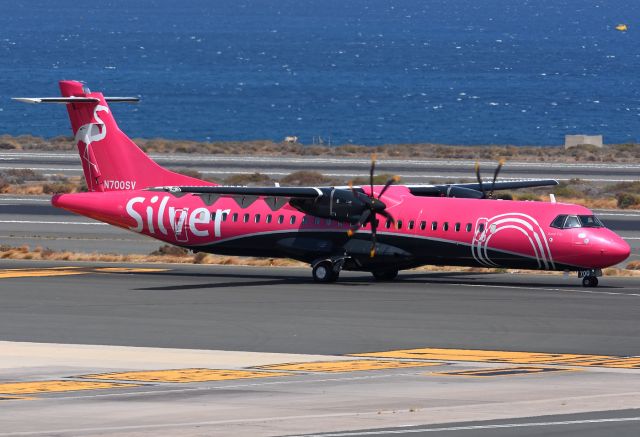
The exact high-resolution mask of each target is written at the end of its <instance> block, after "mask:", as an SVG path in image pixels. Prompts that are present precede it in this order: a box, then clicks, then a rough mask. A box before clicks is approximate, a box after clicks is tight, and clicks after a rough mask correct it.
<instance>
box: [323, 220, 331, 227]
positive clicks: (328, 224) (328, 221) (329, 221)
mask: <svg viewBox="0 0 640 437" xmlns="http://www.w3.org/2000/svg"><path fill="white" fill-rule="evenodd" d="M324 223H325V224H326V225H327V226H331V223H332V220H331V219H326V220H325V221H324Z"/></svg>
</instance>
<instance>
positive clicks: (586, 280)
mask: <svg viewBox="0 0 640 437" xmlns="http://www.w3.org/2000/svg"><path fill="white" fill-rule="evenodd" d="M598 276H602V270H600V269H592V270H580V271H578V277H579V278H582V286H583V287H597V286H598Z"/></svg>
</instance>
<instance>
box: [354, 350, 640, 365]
mask: <svg viewBox="0 0 640 437" xmlns="http://www.w3.org/2000/svg"><path fill="white" fill-rule="evenodd" d="M352 356H356V357H376V358H396V359H410V360H411V359H412V360H417V359H420V360H445V361H472V362H481V363H487V362H494V363H513V364H543V365H544V364H546V365H557V364H563V365H568V366H583V367H587V366H595V367H610V368H617V369H640V357H621V356H614V355H580V354H551V353H542V352H508V351H491V350H474V349H436V348H424V349H404V350H395V351H386V352H369V353H364V354H352Z"/></svg>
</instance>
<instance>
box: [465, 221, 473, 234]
mask: <svg viewBox="0 0 640 437" xmlns="http://www.w3.org/2000/svg"><path fill="white" fill-rule="evenodd" d="M471 228H472V225H471V223H467V227H466V228H465V230H466V231H467V232H471Z"/></svg>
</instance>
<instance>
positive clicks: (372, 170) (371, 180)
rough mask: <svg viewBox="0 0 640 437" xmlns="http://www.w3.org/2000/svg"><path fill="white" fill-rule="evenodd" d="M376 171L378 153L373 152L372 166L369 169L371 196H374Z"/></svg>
mask: <svg viewBox="0 0 640 437" xmlns="http://www.w3.org/2000/svg"><path fill="white" fill-rule="evenodd" d="M375 171H376V154H375V153H373V154H372V155H371V168H370V169H369V186H370V188H371V191H370V192H369V196H370V197H373V174H374V173H375Z"/></svg>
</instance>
